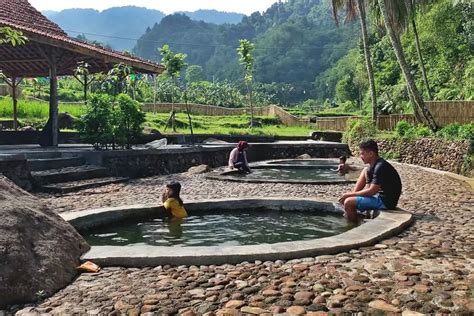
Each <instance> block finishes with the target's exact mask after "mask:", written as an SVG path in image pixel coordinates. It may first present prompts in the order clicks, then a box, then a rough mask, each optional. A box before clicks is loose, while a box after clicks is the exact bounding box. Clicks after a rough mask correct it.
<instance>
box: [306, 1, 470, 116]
mask: <svg viewBox="0 0 474 316" xmlns="http://www.w3.org/2000/svg"><path fill="white" fill-rule="evenodd" d="M417 3H418V4H419V7H418V8H417V11H416V25H417V30H418V35H419V38H420V43H421V50H422V55H423V59H424V62H425V68H426V72H427V76H428V81H429V83H430V88H431V90H432V93H433V95H434V98H435V99H436V100H463V99H464V100H472V99H473V98H474V58H473V56H474V55H473V54H472V51H473V49H474V44H473V43H474V41H472V34H474V33H473V32H472V28H473V27H472V25H473V23H472V22H471V21H472V18H473V16H474V10H472V5H471V7H470V9H468V6H467V4H465V3H460V4H458V5H456V6H453V4H452V1H451V0H439V1H424V2H420V1H417ZM369 41H370V46H371V47H370V49H371V55H372V62H373V68H374V74H375V85H376V88H377V94H378V95H377V99H378V103H379V113H381V114H392V113H393V114H395V113H409V112H410V111H411V110H410V106H409V98H408V93H407V88H406V84H405V80H404V78H403V76H402V73H401V71H400V67H399V65H398V62H397V60H396V57H395V54H394V51H393V48H392V45H391V43H390V40H389V38H388V36H387V35H386V34H385V30H380V29H378V28H375V27H372V29H370V28H369ZM401 41H402V46H403V50H404V52H405V55H406V59H407V62H408V65H409V66H410V68H411V72H412V73H413V74H414V76H415V80H416V83H417V86H418V87H420V91H423V93H424V97H425V100H426V98H427V93H426V87H425V83H424V81H423V80H422V76H421V67H420V65H419V59H418V55H417V51H416V45H415V38H414V34H413V30H412V29H411V28H408V29H406V30H405V31H404V32H401ZM362 58H363V53H362V50H361V45H360V44H359V49H352V50H351V51H349V53H347V54H346V55H345V56H344V57H342V58H341V59H339V61H338V62H337V63H336V64H335V65H334V67H332V68H330V69H329V70H327V71H325V72H321V73H320V74H319V75H317V76H316V79H315V81H314V86H315V90H316V91H315V97H316V98H317V99H319V100H324V99H326V98H329V99H334V98H335V97H337V98H338V99H340V100H339V101H340V102H343V100H349V99H350V98H348V97H347V96H343V94H344V93H346V92H349V91H350V89H352V87H351V85H352V84H349V83H348V82H347V80H346V79H347V75H348V74H351V75H354V78H356V77H359V78H361V79H362V80H363V81H364V80H365V79H364V78H363V76H360V75H361V74H363V75H364V76H366V74H365V70H364V69H360V68H359V67H360V66H361V65H363V59H362ZM356 74H357V75H356ZM363 81H362V82H363ZM339 82H341V83H340V84H339V85H340V88H342V87H341V86H342V85H343V84H344V85H343V86H344V87H345V88H346V89H345V90H343V89H339V90H338V89H337V88H336V85H337V84H338V83H339ZM354 85H356V82H354ZM359 87H360V91H361V95H362V98H361V99H362V101H363V103H364V105H363V106H362V108H364V109H366V108H367V106H368V103H370V99H369V98H368V85H367V84H365V85H364V84H361V85H359ZM341 92H342V93H341Z"/></svg>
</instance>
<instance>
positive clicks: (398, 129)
mask: <svg viewBox="0 0 474 316" xmlns="http://www.w3.org/2000/svg"><path fill="white" fill-rule="evenodd" d="M411 128H412V125H411V124H410V123H408V122H407V121H400V122H398V123H397V125H396V126H395V133H396V134H397V135H398V136H400V137H404V136H405V135H406V134H407V133H408V130H410V129H411Z"/></svg>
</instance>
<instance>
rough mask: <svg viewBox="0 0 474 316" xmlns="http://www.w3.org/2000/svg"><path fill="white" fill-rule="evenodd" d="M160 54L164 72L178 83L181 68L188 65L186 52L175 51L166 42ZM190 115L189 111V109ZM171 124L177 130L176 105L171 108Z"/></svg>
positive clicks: (172, 99) (172, 100)
mask: <svg viewBox="0 0 474 316" xmlns="http://www.w3.org/2000/svg"><path fill="white" fill-rule="evenodd" d="M160 54H161V56H162V59H161V62H162V63H163V64H164V65H165V67H166V71H165V72H164V74H165V75H168V76H169V77H171V80H172V81H173V83H174V84H176V85H177V78H179V75H180V74H181V70H183V68H184V67H186V65H187V64H186V62H185V59H186V54H183V53H176V54H175V53H173V51H172V50H171V49H170V47H169V45H167V44H165V45H163V47H162V48H160ZM171 103H172V104H173V103H174V95H172V96H171ZM188 115H189V111H188ZM170 119H171V125H172V128H173V132H176V122H175V111H174V106H172V110H171V116H170Z"/></svg>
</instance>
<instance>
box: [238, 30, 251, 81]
mask: <svg viewBox="0 0 474 316" xmlns="http://www.w3.org/2000/svg"><path fill="white" fill-rule="evenodd" d="M239 43H240V45H239V47H238V48H237V53H238V54H239V62H240V64H241V65H243V66H244V69H245V77H244V80H245V82H246V83H247V84H250V83H251V82H252V80H253V63H254V59H253V56H252V52H253V51H254V49H255V44H253V43H251V42H250V41H249V40H247V39H241V40H240V41H239Z"/></svg>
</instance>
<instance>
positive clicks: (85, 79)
mask: <svg viewBox="0 0 474 316" xmlns="http://www.w3.org/2000/svg"><path fill="white" fill-rule="evenodd" d="M88 86H89V82H87V74H84V105H87V88H88Z"/></svg>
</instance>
